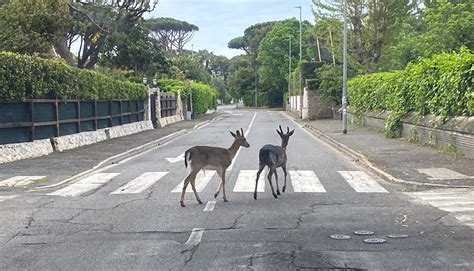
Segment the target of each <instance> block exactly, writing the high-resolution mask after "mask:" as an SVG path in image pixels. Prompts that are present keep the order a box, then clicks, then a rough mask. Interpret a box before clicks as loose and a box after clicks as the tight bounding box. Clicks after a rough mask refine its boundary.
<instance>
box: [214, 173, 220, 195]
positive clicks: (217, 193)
mask: <svg viewBox="0 0 474 271" xmlns="http://www.w3.org/2000/svg"><path fill="white" fill-rule="evenodd" d="M217 175H219V177H220V178H221V181H220V183H219V186H218V187H217V190H216V192H215V193H214V198H215V199H216V198H217V196H219V193H220V192H221V189H222V172H221V171H220V170H217Z"/></svg>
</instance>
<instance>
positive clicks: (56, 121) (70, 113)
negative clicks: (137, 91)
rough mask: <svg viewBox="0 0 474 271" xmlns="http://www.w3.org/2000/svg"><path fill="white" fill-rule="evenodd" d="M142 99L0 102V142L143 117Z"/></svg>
mask: <svg viewBox="0 0 474 271" xmlns="http://www.w3.org/2000/svg"><path fill="white" fill-rule="evenodd" d="M144 105H145V103H144V101H143V100H107V101H103V100H101V101H81V100H51V99H31V100H28V101H27V102H1V101H0V144H9V143H19V142H29V141H30V142H31V141H34V140H37V139H46V138H50V137H58V136H63V135H69V134H74V133H80V132H84V131H95V130H97V129H102V128H106V127H112V126H117V125H122V124H127V123H132V122H137V121H142V120H144V117H145V109H144Z"/></svg>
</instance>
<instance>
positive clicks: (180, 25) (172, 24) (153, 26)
mask: <svg viewBox="0 0 474 271" xmlns="http://www.w3.org/2000/svg"><path fill="white" fill-rule="evenodd" d="M146 25H147V27H148V28H149V29H150V32H151V35H152V36H153V38H155V39H156V40H157V41H159V42H160V43H161V45H162V46H163V48H165V50H166V52H167V53H169V54H172V53H174V50H176V51H178V52H180V51H182V50H183V47H184V46H185V45H186V43H188V42H189V41H190V40H191V39H192V37H193V35H194V33H195V32H196V31H198V30H199V27H197V26H196V25H194V24H190V23H188V22H185V21H179V20H176V19H173V18H153V19H149V20H147V21H146Z"/></svg>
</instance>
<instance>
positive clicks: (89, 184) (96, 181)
mask: <svg viewBox="0 0 474 271" xmlns="http://www.w3.org/2000/svg"><path fill="white" fill-rule="evenodd" d="M117 175H120V173H97V174H94V175H91V176H89V177H86V178H84V179H82V180H80V181H78V182H76V183H73V184H71V185H68V186H66V187H64V188H61V189H59V190H56V191H54V192H52V193H49V194H48V195H51V196H61V197H77V196H80V195H82V194H84V193H87V192H89V191H92V190H95V189H97V188H99V187H101V186H102V185H104V184H105V183H107V182H110V181H111V180H112V179H113V178H114V177H115V176H117Z"/></svg>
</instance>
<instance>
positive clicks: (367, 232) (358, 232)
mask: <svg viewBox="0 0 474 271" xmlns="http://www.w3.org/2000/svg"><path fill="white" fill-rule="evenodd" d="M354 233H355V234H357V235H372V234H374V232H373V231H366V230H361V231H355V232H354Z"/></svg>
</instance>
